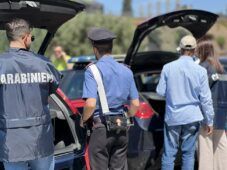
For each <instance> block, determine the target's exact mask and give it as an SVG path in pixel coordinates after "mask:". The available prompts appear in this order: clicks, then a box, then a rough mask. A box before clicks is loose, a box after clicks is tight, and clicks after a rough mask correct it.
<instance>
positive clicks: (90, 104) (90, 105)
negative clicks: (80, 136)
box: [82, 98, 96, 123]
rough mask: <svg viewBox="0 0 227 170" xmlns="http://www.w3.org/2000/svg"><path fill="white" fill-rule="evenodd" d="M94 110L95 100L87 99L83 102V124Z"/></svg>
mask: <svg viewBox="0 0 227 170" xmlns="http://www.w3.org/2000/svg"><path fill="white" fill-rule="evenodd" d="M95 108H96V99H95V98H88V99H87V100H86V101H85V106H84V111H83V116H82V120H83V123H84V122H86V121H87V120H88V119H89V118H90V117H91V116H92V114H93V113H94V111H95Z"/></svg>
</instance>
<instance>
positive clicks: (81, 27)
mask: <svg viewBox="0 0 227 170" xmlns="http://www.w3.org/2000/svg"><path fill="white" fill-rule="evenodd" d="M91 27H104V28H107V29H109V30H111V31H113V32H114V33H115V34H116V35H117V39H116V40H114V48H113V53H114V54H119V53H126V52H127V49H128V47H129V45H130V43H131V41H132V38H133V33H134V24H133V21H132V19H131V18H128V17H116V16H105V15H102V14H100V13H96V14H88V13H81V14H79V15H78V16H77V17H76V18H74V19H72V20H70V21H69V22H67V23H66V24H64V25H63V26H62V27H61V28H60V29H59V30H58V32H57V33H56V34H55V37H54V39H53V41H52V43H51V44H50V46H49V48H48V50H47V53H46V54H47V56H50V55H51V54H52V47H53V46H54V45H55V44H60V45H62V46H63V47H64V48H65V50H66V52H67V53H68V54H69V55H71V56H79V55H88V54H92V53H93V51H92V47H91V43H90V42H89V40H88V39H87V31H88V30H89V29H90V28H91Z"/></svg>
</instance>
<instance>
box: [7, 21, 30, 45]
mask: <svg viewBox="0 0 227 170" xmlns="http://www.w3.org/2000/svg"><path fill="white" fill-rule="evenodd" d="M5 30H6V35H7V38H8V40H9V41H15V40H18V39H19V38H21V37H23V36H24V35H25V34H27V33H30V32H31V31H32V27H31V25H30V24H29V22H28V21H26V20H24V19H20V18H14V19H12V20H11V21H9V22H8V23H6V24H5Z"/></svg>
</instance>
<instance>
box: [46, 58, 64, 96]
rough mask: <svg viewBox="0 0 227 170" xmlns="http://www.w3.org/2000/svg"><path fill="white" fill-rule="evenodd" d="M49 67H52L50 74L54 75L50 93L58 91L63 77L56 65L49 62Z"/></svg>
mask: <svg viewBox="0 0 227 170" xmlns="http://www.w3.org/2000/svg"><path fill="white" fill-rule="evenodd" d="M47 65H48V67H49V69H50V74H51V75H52V80H51V82H50V89H49V94H53V93H55V92H56V90H57V88H58V86H59V82H60V80H61V78H62V74H61V73H60V72H59V71H58V70H57V69H56V68H55V66H54V65H53V64H52V63H50V62H48V63H47Z"/></svg>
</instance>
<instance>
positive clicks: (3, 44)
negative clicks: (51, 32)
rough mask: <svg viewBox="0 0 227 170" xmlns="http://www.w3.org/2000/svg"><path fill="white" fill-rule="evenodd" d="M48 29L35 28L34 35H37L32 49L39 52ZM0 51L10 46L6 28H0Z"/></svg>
mask: <svg viewBox="0 0 227 170" xmlns="http://www.w3.org/2000/svg"><path fill="white" fill-rule="evenodd" d="M46 33H47V30H44V29H38V28H33V30H32V35H33V36H35V41H33V42H32V44H31V50H32V51H34V52H36V53H37V52H38V51H39V48H40V46H41V44H42V42H43V40H44V38H45V36H46ZM0 37H1V38H0V53H3V52H5V51H6V50H7V49H8V48H9V42H8V40H7V37H6V32H5V30H0Z"/></svg>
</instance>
